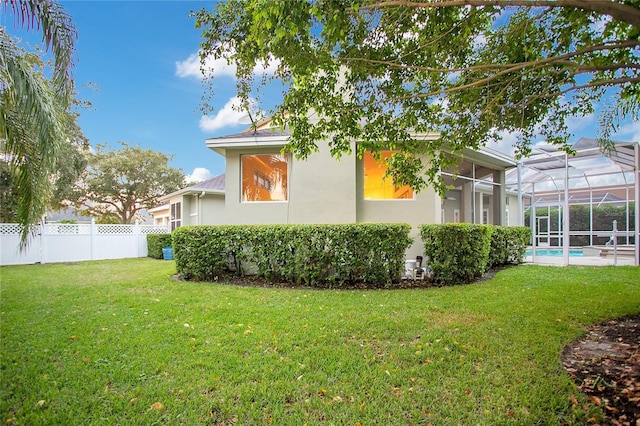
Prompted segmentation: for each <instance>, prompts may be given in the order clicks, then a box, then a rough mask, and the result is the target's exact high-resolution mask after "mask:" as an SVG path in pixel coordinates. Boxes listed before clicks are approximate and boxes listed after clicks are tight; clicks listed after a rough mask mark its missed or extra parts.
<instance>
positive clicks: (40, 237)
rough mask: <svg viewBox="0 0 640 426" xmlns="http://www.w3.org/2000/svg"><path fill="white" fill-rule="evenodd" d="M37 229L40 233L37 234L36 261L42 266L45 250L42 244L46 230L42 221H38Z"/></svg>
mask: <svg viewBox="0 0 640 426" xmlns="http://www.w3.org/2000/svg"><path fill="white" fill-rule="evenodd" d="M38 227H39V228H40V230H39V231H40V232H38V260H39V262H40V264H41V265H42V264H44V263H45V261H46V260H45V248H44V243H45V238H46V237H45V235H44V232H45V230H46V228H45V225H44V219H41V220H40V223H39V224H38Z"/></svg>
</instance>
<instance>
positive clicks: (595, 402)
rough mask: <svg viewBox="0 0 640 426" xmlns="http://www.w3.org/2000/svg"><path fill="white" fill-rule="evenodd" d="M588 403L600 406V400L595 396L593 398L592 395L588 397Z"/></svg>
mask: <svg viewBox="0 0 640 426" xmlns="http://www.w3.org/2000/svg"><path fill="white" fill-rule="evenodd" d="M589 401H591V402H593V403H594V404H596V405H600V404H602V400H601V399H600V398H598V397H597V396H594V395H590V396H589Z"/></svg>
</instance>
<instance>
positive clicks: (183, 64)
mask: <svg viewBox="0 0 640 426" xmlns="http://www.w3.org/2000/svg"><path fill="white" fill-rule="evenodd" d="M205 69H207V70H210V71H211V74H212V76H214V77H216V76H218V77H219V76H223V75H226V76H230V77H235V75H236V67H235V65H229V64H227V61H226V60H224V59H218V60H213V59H208V60H207V61H206V62H205ZM176 75H177V76H178V77H183V78H186V77H196V78H202V77H203V73H202V69H201V64H200V55H199V54H197V53H194V54H192V55H189V57H188V58H187V59H185V60H184V61H178V62H176Z"/></svg>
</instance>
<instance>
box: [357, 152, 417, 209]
mask: <svg viewBox="0 0 640 426" xmlns="http://www.w3.org/2000/svg"><path fill="white" fill-rule="evenodd" d="M393 153H394V151H381V152H380V154H381V158H380V160H379V161H378V160H376V159H375V158H373V155H372V154H371V153H370V152H368V151H367V152H365V153H364V156H363V162H364V198H365V200H396V199H412V198H413V190H412V189H411V188H410V187H409V186H407V185H405V186H401V187H396V186H394V185H393V182H392V181H391V178H387V179H383V178H382V177H383V176H384V174H385V172H386V171H387V167H386V165H385V164H384V161H385V159H387V158H389V157H391V156H392V155H393Z"/></svg>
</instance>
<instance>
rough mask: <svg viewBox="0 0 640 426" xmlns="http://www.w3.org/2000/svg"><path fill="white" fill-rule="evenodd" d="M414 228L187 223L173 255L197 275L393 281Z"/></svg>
mask: <svg viewBox="0 0 640 426" xmlns="http://www.w3.org/2000/svg"><path fill="white" fill-rule="evenodd" d="M410 230H411V227H410V226H409V225H407V224H368V223H367V224H363V223H358V224H339V225H247V226H245V225H243V226H238V225H223V226H183V227H180V228H178V229H176V230H175V231H174V232H173V247H174V258H175V261H176V269H177V272H178V273H180V274H181V275H182V276H183V277H184V278H185V279H193V280H215V279H216V277H217V276H218V275H221V274H226V273H230V272H232V273H236V274H239V275H244V274H246V273H247V272H251V273H255V274H257V275H258V276H260V277H263V278H266V279H268V280H270V281H273V282H282V283H289V284H294V285H308V286H317V285H329V286H333V287H339V286H344V285H353V284H357V283H364V284H377V285H379V284H391V283H395V282H398V281H399V280H400V277H401V274H402V271H403V270H404V265H405V252H406V250H407V248H408V247H409V246H410V245H411V243H412V239H411V238H409V232H410ZM247 268H250V269H251V270H250V271H248V270H247Z"/></svg>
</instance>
